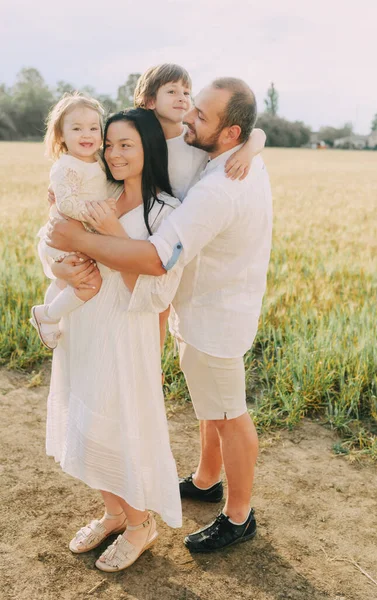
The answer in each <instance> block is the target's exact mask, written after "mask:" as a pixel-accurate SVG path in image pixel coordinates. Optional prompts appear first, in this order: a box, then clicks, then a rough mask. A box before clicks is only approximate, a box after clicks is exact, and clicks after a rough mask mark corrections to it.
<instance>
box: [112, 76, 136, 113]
mask: <svg viewBox="0 0 377 600" xmlns="http://www.w3.org/2000/svg"><path fill="white" fill-rule="evenodd" d="M139 77H140V73H131V74H130V75H129V76H128V78H127V81H126V83H125V84H124V85H121V86H119V88H118V95H117V104H118V108H119V109H120V110H122V109H123V108H129V107H130V106H133V105H134V93H135V88H136V84H137V82H138V79H139Z"/></svg>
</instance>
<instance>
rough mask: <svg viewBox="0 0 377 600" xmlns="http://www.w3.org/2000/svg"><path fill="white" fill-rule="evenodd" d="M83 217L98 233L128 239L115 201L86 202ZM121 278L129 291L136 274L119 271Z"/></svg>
mask: <svg viewBox="0 0 377 600" xmlns="http://www.w3.org/2000/svg"><path fill="white" fill-rule="evenodd" d="M86 210H87V212H86V213H85V215H84V217H85V220H86V221H87V222H88V223H89V225H91V226H92V227H93V228H94V229H95V230H96V231H98V233H102V234H103V235H111V236H113V237H120V238H124V239H130V238H129V235H128V234H127V232H126V231H125V230H124V229H123V227H122V225H121V224H120V222H119V219H118V218H117V216H116V214H115V210H116V201H115V200H112V199H111V198H110V199H109V200H105V201H104V202H87V203H86ZM121 275H122V279H123V281H124V283H125V285H126V286H127V287H128V289H129V290H130V292H132V291H133V289H134V287H135V284H136V281H137V278H138V275H135V274H133V273H127V272H126V271H121Z"/></svg>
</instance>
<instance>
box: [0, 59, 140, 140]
mask: <svg viewBox="0 0 377 600" xmlns="http://www.w3.org/2000/svg"><path fill="white" fill-rule="evenodd" d="M139 77H140V73H131V75H129V76H128V79H127V81H126V82H125V83H124V84H123V85H121V86H120V87H119V88H118V93H117V97H116V98H115V99H114V98H112V97H111V96H109V95H107V94H98V93H97V92H96V90H95V89H94V88H92V87H91V86H88V85H87V86H84V87H82V88H80V91H81V92H83V93H84V94H87V95H88V96H92V97H93V98H97V100H99V102H101V104H102V105H103V107H104V109H105V111H106V112H107V113H108V114H110V113H112V112H115V111H117V110H121V109H122V108H127V107H129V106H132V105H133V94H134V89H135V86H136V82H137V80H138V79H139ZM75 89H77V88H75V87H74V86H73V85H71V84H70V83H67V82H66V81H58V82H57V84H56V86H55V87H54V88H50V87H49V86H48V85H47V84H46V83H45V81H44V79H43V77H42V75H41V74H40V73H39V71H38V70H37V69H33V68H27V69H22V70H21V71H20V72H19V73H18V75H17V79H16V83H15V84H14V85H13V86H12V87H10V88H8V87H6V86H5V85H4V84H0V140H40V139H41V138H42V137H43V135H44V130H45V122H46V118H47V115H48V112H49V110H50V108H51V107H52V106H53V105H54V104H55V103H56V102H57V101H58V100H59V99H60V98H61V97H62V96H63V95H64V94H65V93H66V92H73V91H74V90H75Z"/></svg>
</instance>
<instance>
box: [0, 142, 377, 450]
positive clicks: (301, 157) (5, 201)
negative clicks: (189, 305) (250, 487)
mask: <svg viewBox="0 0 377 600" xmlns="http://www.w3.org/2000/svg"><path fill="white" fill-rule="evenodd" d="M265 154H266V162H267V165H268V168H269V172H270V175H271V180H272V186H273V191H274V203H275V225H274V244H273V252H272V257H271V263H270V269H269V276H268V289H267V293H266V297H265V301H264V305H263V313H262V316H261V321H260V328H259V332H258V336H257V339H256V341H255V344H254V347H253V349H252V351H251V352H249V353H248V354H247V356H246V358H245V363H246V369H247V389H248V398H249V400H250V402H251V405H250V406H251V408H250V412H251V414H252V415H253V417H254V420H255V423H256V426H257V428H258V430H259V431H266V430H269V429H272V428H275V427H281V426H283V427H294V426H295V425H296V424H297V423H299V421H300V420H301V419H302V418H303V417H304V416H309V417H314V418H318V419H320V420H321V421H322V422H324V423H326V424H328V425H329V426H331V427H333V428H334V429H335V430H337V431H338V432H339V433H340V434H341V436H342V439H341V441H340V442H339V443H337V444H336V445H335V446H334V451H335V452H337V453H341V454H345V455H349V456H350V457H351V458H353V457H357V456H361V455H367V456H369V457H372V458H373V459H375V460H377V437H376V434H377V367H376V365H377V345H376V337H377V326H376V298H377V268H376V267H377V213H376V202H375V199H376V198H377V155H376V154H375V153H362V152H360V153H358V152H336V151H334V152H331V151H330V152H326V151H324V152H322V151H309V150H272V149H271V150H270V149H269V150H267V151H266V152H265ZM1 159H2V160H1ZM0 164H1V165H2V167H1V168H0V182H1V183H2V185H1V189H2V190H4V192H3V196H2V197H1V198H0V217H1V225H0V273H1V275H0V319H1V330H0V362H1V363H2V364H6V365H8V366H9V367H10V368H16V369H25V370H31V369H35V368H36V367H37V366H38V365H40V364H41V362H42V361H44V360H46V358H47V357H48V354H47V353H46V351H45V350H44V349H43V348H42V347H41V345H40V343H39V341H38V339H37V337H36V334H35V332H34V331H33V329H32V328H31V327H30V325H29V324H28V318H29V312H30V306H31V305H32V304H34V303H35V302H39V301H40V300H41V298H42V297H43V293H44V290H45V288H46V285H47V282H46V281H45V278H44V276H43V273H42V270H41V267H40V265H39V261H38V258H37V255H36V249H35V247H36V238H35V235H36V232H37V230H38V228H39V227H40V226H41V225H42V224H43V222H44V221H45V220H46V217H47V204H46V201H45V197H46V187H47V181H48V168H49V166H48V163H47V162H46V161H45V160H44V159H43V156H42V147H41V145H39V144H0ZM163 367H164V371H165V373H166V383H165V392H166V398H167V401H168V402H170V403H172V402H177V403H178V404H179V402H181V403H182V402H184V401H185V399H187V398H188V392H187V389H186V387H185V384H184V379H183V376H182V374H181V373H180V371H179V365H178V360H177V358H176V357H174V350H173V343H172V340H171V339H170V340H168V342H167V345H166V348H165V352H164V356H163Z"/></svg>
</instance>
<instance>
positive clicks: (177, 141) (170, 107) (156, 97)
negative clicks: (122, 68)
mask: <svg viewBox="0 0 377 600" xmlns="http://www.w3.org/2000/svg"><path fill="white" fill-rule="evenodd" d="M134 103H135V106H136V107H137V108H148V109H150V110H153V111H154V113H155V115H156V117H157V118H158V120H159V121H160V123H161V126H162V129H163V131H164V134H165V138H166V142H167V146H168V154H169V164H168V167H169V177H170V183H171V186H172V188H173V192H174V196H175V197H176V198H178V199H179V200H181V201H182V200H183V199H184V198H185V196H186V195H187V192H188V191H189V189H190V188H191V187H192V186H193V185H194V184H195V183H197V182H198V181H199V176H200V173H201V172H202V171H203V169H204V168H205V166H206V164H207V162H208V154H207V152H205V151H204V150H200V149H198V148H195V147H194V146H189V145H188V144H186V142H185V140H184V135H185V133H186V131H187V127H186V126H185V125H184V115H185V113H187V112H188V111H189V109H190V108H191V78H190V75H189V74H188V72H187V71H186V70H185V69H184V68H183V67H180V66H179V65H175V64H170V63H166V64H162V65H158V66H157V67H151V68H150V69H148V70H147V71H146V72H145V73H144V74H143V75H142V76H141V77H140V79H139V81H138V82H137V86H136V89H135V97H134ZM265 141H266V134H265V133H264V131H262V130H261V129H254V130H253V131H252V133H251V135H250V138H249V140H248V141H247V142H246V143H245V144H244V146H243V147H242V148H241V149H240V150H238V151H237V152H235V153H234V154H233V155H232V156H231V157H230V158H229V159H228V162H227V163H226V166H225V171H226V173H227V176H228V177H231V178H232V179H243V178H244V177H246V175H247V173H248V171H249V167H250V164H251V161H252V159H253V157H254V156H255V155H256V154H259V153H260V152H261V151H262V150H263V148H264V144H265Z"/></svg>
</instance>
